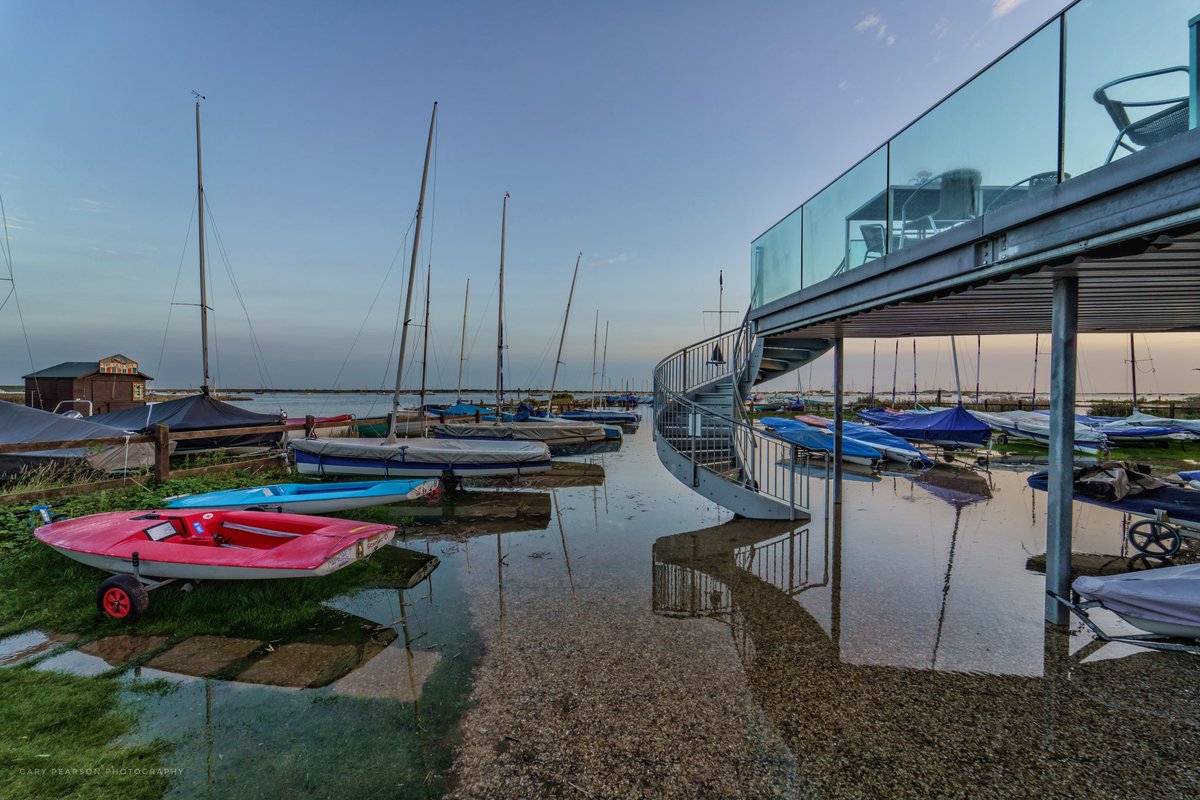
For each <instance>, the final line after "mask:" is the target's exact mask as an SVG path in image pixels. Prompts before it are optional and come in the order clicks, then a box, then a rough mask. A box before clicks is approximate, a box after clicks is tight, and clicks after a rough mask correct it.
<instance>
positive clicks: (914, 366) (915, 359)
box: [913, 339, 917, 411]
mask: <svg viewBox="0 0 1200 800" xmlns="http://www.w3.org/2000/svg"><path fill="white" fill-rule="evenodd" d="M916 408H917V340H916V339H913V410H914V411H915V410H916Z"/></svg>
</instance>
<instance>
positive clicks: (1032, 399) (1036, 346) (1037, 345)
mask: <svg viewBox="0 0 1200 800" xmlns="http://www.w3.org/2000/svg"><path fill="white" fill-rule="evenodd" d="M1041 343H1042V337H1041V334H1040V333H1035V334H1034V335H1033V391H1032V392H1031V393H1030V396H1029V407H1030V408H1032V409H1033V410H1034V411H1037V362H1038V350H1040V349H1041Z"/></svg>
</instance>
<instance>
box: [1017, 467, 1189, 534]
mask: <svg viewBox="0 0 1200 800" xmlns="http://www.w3.org/2000/svg"><path fill="white" fill-rule="evenodd" d="M1078 471H1080V470H1079V469H1077V470H1076V472H1078ZM1026 481H1027V483H1028V484H1029V485H1030V486H1032V487H1033V488H1034V489H1039V490H1041V491H1043V492H1044V491H1046V486H1047V483H1048V480H1047V473H1046V471H1045V470H1042V471H1041V472H1035V473H1034V474H1032V475H1030V476H1029V478H1027V479H1026ZM1074 496H1075V499H1076V500H1079V501H1081V502H1084V503H1092V504H1094V505H1098V506H1104V507H1105V508H1112V509H1116V510H1117V511H1128V512H1129V513H1131V514H1138V515H1140V516H1144V517H1152V516H1154V513H1155V512H1156V511H1165V512H1166V513H1167V515H1168V517H1170V519H1171V520H1173V521H1180V522H1191V523H1200V491H1197V490H1195V489H1183V488H1179V487H1176V486H1170V485H1164V486H1163V487H1162V488H1159V489H1152V490H1149V491H1143V492H1142V493H1140V494H1127V495H1125V496H1124V497H1122V498H1121V499H1119V500H1111V501H1110V500H1102V499H1100V498H1099V497H1096V496H1095V495H1090V494H1086V493H1084V492H1081V491H1079V489H1078V487H1077V488H1076V490H1075V493H1074Z"/></svg>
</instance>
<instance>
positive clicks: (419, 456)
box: [290, 103, 550, 477]
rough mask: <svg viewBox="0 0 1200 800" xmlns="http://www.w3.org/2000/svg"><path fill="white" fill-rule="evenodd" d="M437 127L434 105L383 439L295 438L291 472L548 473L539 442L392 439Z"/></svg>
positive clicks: (397, 474) (416, 474)
mask: <svg viewBox="0 0 1200 800" xmlns="http://www.w3.org/2000/svg"><path fill="white" fill-rule="evenodd" d="M436 123H437V103H434V104H433V115H432V117H431V118H430V120H429V139H428V142H427V143H426V145H425V167H424V170H423V172H422V174H421V195H420V199H419V200H418V202H417V220H416V225H415V227H414V233H413V250H412V261H411V263H410V266H409V273H408V296H407V298H406V300H405V312H404V328H403V330H402V332H401V335H400V356H399V359H398V361H397V364H396V389H395V391H394V393H393V394H392V413H391V415H390V417H389V425H388V427H389V430H388V435H387V437H386V438H383V439H379V438H365V439H364V438H360V439H321V438H311V439H299V440H295V441H292V442H291V444H290V447H291V449H292V451H293V453H294V454H295V458H296V469H297V470H298V471H299V472H300V473H301V474H305V475H383V476H385V477H427V476H438V475H443V476H445V475H448V476H451V477H462V476H472V475H474V476H492V475H520V474H528V473H533V472H543V471H545V470H548V469H550V450H549V448H547V447H546V445H544V444H542V443H541V442H525V441H522V442H516V441H445V440H442V439H430V438H425V437H420V438H412V439H399V438H397V436H396V424H397V417H398V416H399V411H400V390H401V381H402V379H403V370H404V356H405V348H406V345H407V343H408V320H409V312H410V310H411V307H412V289H413V281H414V278H415V277H416V271H417V255H418V252H419V247H420V241H421V218H422V215H423V212H424V208H425V186H426V184H427V182H428V179H429V156H430V152H431V150H432V149H433V131H434V126H435V125H436Z"/></svg>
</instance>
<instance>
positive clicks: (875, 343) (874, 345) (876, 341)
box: [871, 339, 879, 399]
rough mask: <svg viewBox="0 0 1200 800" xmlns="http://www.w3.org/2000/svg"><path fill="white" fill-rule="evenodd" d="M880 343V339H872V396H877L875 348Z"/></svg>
mask: <svg viewBox="0 0 1200 800" xmlns="http://www.w3.org/2000/svg"><path fill="white" fill-rule="evenodd" d="M878 345H879V340H878V339H872V340H871V398H872V399H874V398H875V348H876V347H877V346H878Z"/></svg>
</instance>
